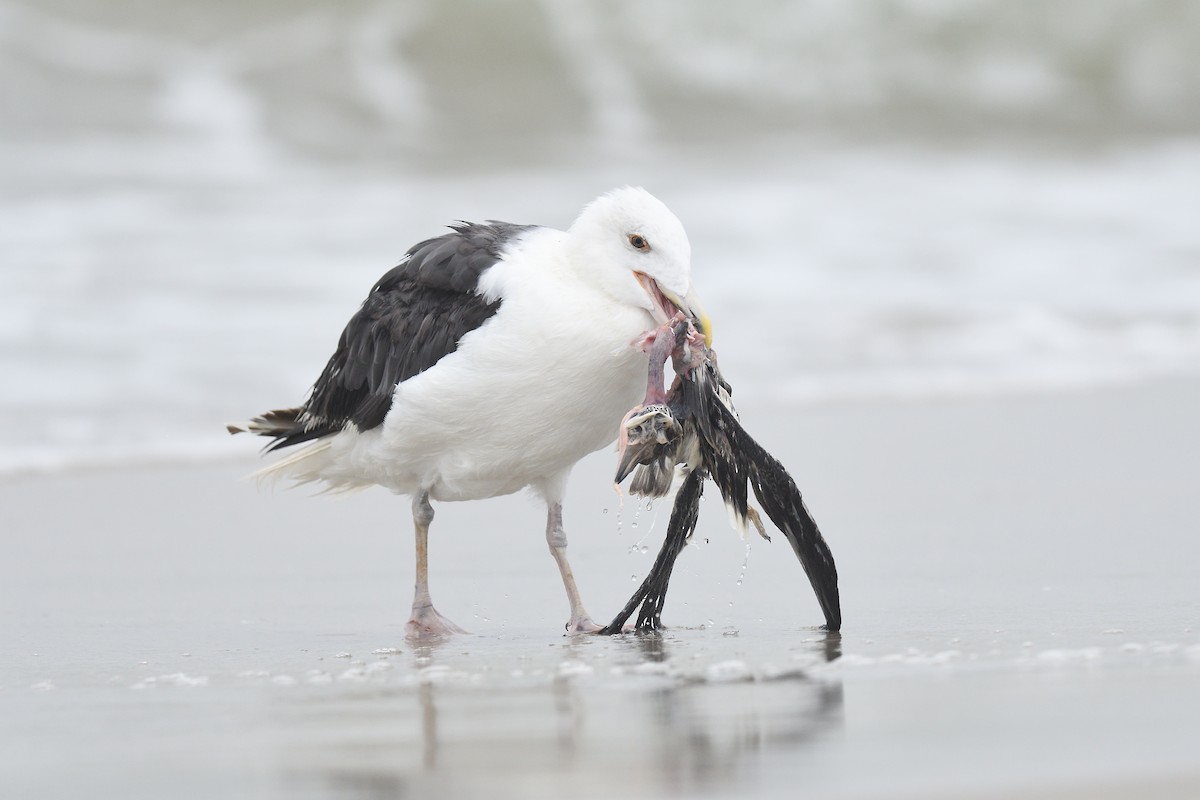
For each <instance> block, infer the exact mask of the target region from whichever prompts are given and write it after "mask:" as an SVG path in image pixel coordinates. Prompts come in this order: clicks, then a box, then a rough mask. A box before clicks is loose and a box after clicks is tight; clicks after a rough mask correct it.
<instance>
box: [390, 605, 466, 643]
mask: <svg viewBox="0 0 1200 800" xmlns="http://www.w3.org/2000/svg"><path fill="white" fill-rule="evenodd" d="M456 633H466V631H465V630H463V629H462V628H460V627H458V626H457V625H455V624H454V623H453V622H451V621H450V620H448V619H446V618H445V617H443V616H442V615H441V614H439V613H438V610H437V609H436V608H434V607H433V605H432V604H428V605H422V606H413V610H412V617H410V618H409V620H408V622H406V623H405V625H404V634H405V636H407V637H408V638H410V639H428V638H433V637H438V636H452V635H454V634H456Z"/></svg>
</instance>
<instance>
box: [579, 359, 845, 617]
mask: <svg viewBox="0 0 1200 800" xmlns="http://www.w3.org/2000/svg"><path fill="white" fill-rule="evenodd" d="M704 355H705V358H704V361H703V363H701V364H699V365H698V366H696V367H695V368H693V369H690V370H688V369H680V368H679V364H678V363H677V364H676V374H677V376H678V377H677V378H676V382H675V385H674V386H673V387H672V389H671V392H670V394H669V396H668V400H667V407H668V408H669V414H668V415H663V414H658V415H656V417H654V418H653V419H652V420H651V421H650V422H640V424H639V425H638V426H637V428H636V431H635V434H636V435H635V436H634V439H636V442H635V444H634V446H632V447H631V449H627V450H626V452H625V453H623V456H622V459H621V465H620V466H619V468H618V478H617V480H618V482H620V480H621V479H622V478H624V477H625V475H626V474H628V473H629V472H630V471H631V470H632V469H633V463H631V462H634V461H636V463H637V464H640V466H638V467H637V470H638V472H635V474H634V482H633V484H632V490H633V491H634V493H635V494H639V493H640V494H648V493H646V492H639V491H638V486H639V478H642V481H643V483H645V482H647V481H646V480H645V475H646V474H647V471H652V472H655V473H659V472H661V470H662V469H663V468H664V465H667V466H670V465H674V464H676V463H684V464H686V467H688V468H690V472H689V473H688V475H687V478H686V479H685V480H684V483H683V486H682V487H681V488H680V490H679V492H678V493H677V494H676V496H675V503H674V506H673V508H672V511H671V520H670V522H669V523H668V526H667V535H666V539H665V540H664V542H663V545H662V548H661V549H660V551H659V553H658V556H657V558H656V559H655V562H654V566H653V567H652V568H651V570H650V573H649V574H648V575H647V576H646V579H645V580H644V581H643V582H642V585H641V586H640V587H639V588H638V590H637V591H636V592H635V593H634V595H633V597H632V598H630V600H629V602H628V603H627V604H626V605H625V607H624V608H623V609H622V610H621V612H620V613H619V614H618V615H617V616H616V617H615V618H614V619H613V621H612V622H611V623H609V625H608V626H607V627H605V628H604V629H603V631H602V632H603V633H618V632H620V631H621V630H623V629H624V625H625V623H626V621H627V620H628V619H629V617H630V616H632V614H633V611H634V609H635V608H637V607H638V606H639V604H640V606H641V610H640V612H639V614H638V620H637V623H636V625H635V628H636V629H637V630H656V629H658V628H661V627H662V610H663V605H664V603H665V601H666V593H667V585H668V583H669V581H670V579H671V572H672V570H673V568H674V564H675V559H676V558H678V556H679V553H680V552H681V551H682V549H683V545H684V544H685V543H686V542H687V540H688V538H690V537H691V535H692V533H693V532H694V531H695V529H696V524H697V519H698V515H699V504H700V496H701V492H702V488H703V482H704V480H705V479H706V478H708V479H711V480H712V482H713V483H715V484H716V485H717V489H718V490H719V491H720V493H721V497H722V498H723V499H724V500H725V502H726V504H727V505H729V506H730V507H731V508H732V509H733V512H734V514H735V515H736V516H737V517H738V518H739V519H741V520H742V521H743V522H745V521H753V522H754V523H755V524H756V525H758V524H759V523H758V518H757V514H756V513H755V512H754V510H753V509H751V508H750V503H749V493H750V492H751V491H753V492H754V496H755V498H756V499H757V500H758V502H759V504H760V505H761V506H762V508H763V510H764V511H766V513H767V516H768V517H769V518H770V520H771V522H773V523H774V524H775V526H776V527H778V528H779V530H781V531H782V532H783V534H784V535H785V536H786V537H787V539H788V542H789V543H790V544H791V546H792V550H793V551H794V552H795V553H796V556H797V557H798V558H799V559H800V564H801V566H802V567H803V569H804V572H805V574H806V575H807V576H808V580H809V583H810V584H811V585H812V588H813V592H814V593H815V594H816V597H817V602H818V603H819V604H820V606H821V611H822V613H823V614H824V616H825V625H824V626H823V627H824V628H825V629H826V630H829V631H837V630H840V629H841V626H842V611H841V601H840V597H839V595H838V575H837V566H836V564H835V563H834V560H833V553H832V552H831V551H830V549H829V545H828V544H827V543H826V542H825V538H824V537H823V536H822V535H821V531H820V528H818V527H817V523H816V521H815V520H814V519H813V517H812V515H811V514H810V513H809V511H808V508H807V507H806V506H805V504H804V499H803V497H802V496H801V494H800V490H799V488H798V487H797V486H796V482H795V481H794V480H793V479H792V477H791V476H790V475H789V474H788V472H787V470H786V469H784V467H783V465H782V464H781V463H780V462H779V460H778V459H776V458H775V457H774V456H772V455H771V454H770V453H768V452H767V451H766V449H765V448H763V447H762V445H760V444H759V443H758V442H757V441H755V440H754V438H753V437H752V436H750V434H749V433H747V432H746V430H745V429H744V428H743V427H742V424H741V422H740V421H739V420H738V418H737V415H736V414H734V412H733V410H732V408H731V406H730V404H729V402H728V397H729V394H730V391H731V390H730V387H729V384H728V383H726V382H725V380H724V379H723V378H722V376H721V373H720V370H719V369H718V367H717V363H716V358H715V355H714V354H713V353H712V352H711V351H706V352H705V354H704ZM631 415H632V416H631V417H627V420H632V421H634V422H638V421H641V420H644V419H646V417H645V415H637V414H634V413H633V412H631ZM654 422H657V424H658V427H657V428H652V427H649V426H651V425H652V424H654ZM655 435H658V436H660V437H662V436H666V437H667V438H668V439H669V444H668V445H666V446H661V445H660V446H647V444H653V442H654V439H653V436H655ZM638 445H640V447H639V446H638ZM697 454H698V463H686V462H688V460H689V459H695V458H696V457H697ZM660 488H661V487H660ZM663 491H665V490H663ZM662 493H663V492H656V493H655V494H662Z"/></svg>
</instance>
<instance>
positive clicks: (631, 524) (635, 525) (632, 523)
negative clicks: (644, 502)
mask: <svg viewBox="0 0 1200 800" xmlns="http://www.w3.org/2000/svg"><path fill="white" fill-rule="evenodd" d="M629 527H631V528H636V527H637V523H636V522H631V523H629Z"/></svg>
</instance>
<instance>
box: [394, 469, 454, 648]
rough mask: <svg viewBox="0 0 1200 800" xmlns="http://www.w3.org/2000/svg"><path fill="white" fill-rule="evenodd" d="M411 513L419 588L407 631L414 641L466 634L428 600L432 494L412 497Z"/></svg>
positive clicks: (406, 625) (414, 599)
mask: <svg viewBox="0 0 1200 800" xmlns="http://www.w3.org/2000/svg"><path fill="white" fill-rule="evenodd" d="M412 511H413V527H414V528H415V529H416V539H417V585H416V590H415V591H414V592H413V605H412V616H411V617H410V618H409V620H408V623H407V624H405V626H404V631H405V633H406V634H407V635H408V636H409V637H411V638H414V639H420V638H424V637H427V636H446V635H448V634H451V633H466V631H464V630H463V629H462V628H460V627H458V626H457V625H455V624H454V623H453V622H451V621H450V620H448V619H446V618H445V617H443V616H442V615H441V614H439V613H438V611H437V609H436V608H434V607H433V600H432V599H430V597H429V524H430V523H431V522H433V506H431V505H430V504H429V492H426V491H421V492H418V493H417V494H415V495H413V502H412Z"/></svg>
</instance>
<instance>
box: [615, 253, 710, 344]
mask: <svg viewBox="0 0 1200 800" xmlns="http://www.w3.org/2000/svg"><path fill="white" fill-rule="evenodd" d="M633 275H634V277H635V278H637V282H638V283H639V284H641V286H642V288H643V289H645V290H646V294H648V295H650V301H651V305H652V310H651V312H650V313H651V315H652V316H653V317H654V321H655V322H657V323H658V324H660V325H662V324H664V323H666V322H668V321H669V320H670V319H671V317H673V316H675V312H676V311H682V312H683V314H684V316H686V317H687V318H688V319H690V320H691V321H692V325H694V326H695V327H696V330H698V331H700V333H702V334H703V335H704V344H705V346H706V347H710V348H711V347H712V341H713V333H712V321H711V320H709V318H708V314H706V313H704V306H703V305H702V304H701V303H700V298H699V297H698V296H697V295H696V290H695V288H693V287H691V286H689V287H688V291H687V294H685V295H684V296H683V297H680V296H678V295H677V294H675V293H674V292H671V291H670V290H667V289H664V288H663V287H662V286H660V285H659V284H658V281H656V280H654V279H653V278H651V277H650V276H649V275H646V274H644V273H641V272H635V273H633Z"/></svg>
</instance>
